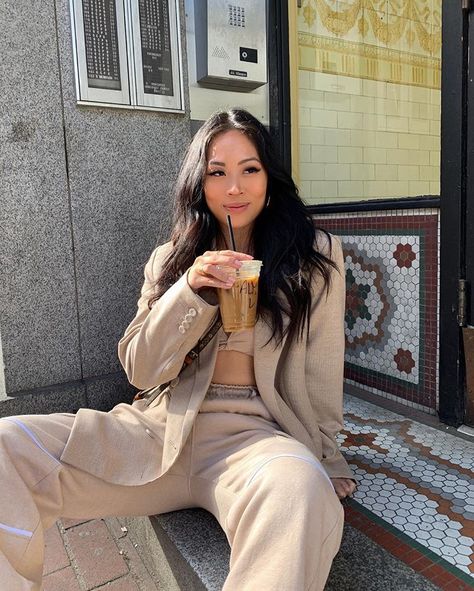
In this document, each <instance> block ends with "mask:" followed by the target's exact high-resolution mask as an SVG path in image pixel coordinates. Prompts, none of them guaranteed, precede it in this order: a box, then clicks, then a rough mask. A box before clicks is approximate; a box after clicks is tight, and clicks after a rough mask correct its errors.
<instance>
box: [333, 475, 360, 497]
mask: <svg viewBox="0 0 474 591" xmlns="http://www.w3.org/2000/svg"><path fill="white" fill-rule="evenodd" d="M331 482H332V483H333V485H334V489H335V491H336V494H337V496H338V497H339V498H340V499H344V498H346V497H348V496H352V493H353V492H354V491H355V489H356V485H355V482H354V481H353V480H351V479H350V478H331Z"/></svg>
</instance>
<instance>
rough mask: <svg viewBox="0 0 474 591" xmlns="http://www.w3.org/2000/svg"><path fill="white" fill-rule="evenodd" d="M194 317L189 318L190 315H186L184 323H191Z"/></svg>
mask: <svg viewBox="0 0 474 591" xmlns="http://www.w3.org/2000/svg"><path fill="white" fill-rule="evenodd" d="M193 318H194V316H191V314H186V316H185V317H184V321H185V322H188V323H189V322H192V321H193Z"/></svg>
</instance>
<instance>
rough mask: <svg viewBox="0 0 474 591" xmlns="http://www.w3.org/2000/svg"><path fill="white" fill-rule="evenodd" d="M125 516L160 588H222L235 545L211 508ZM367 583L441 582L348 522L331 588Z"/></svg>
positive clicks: (377, 586)
mask: <svg viewBox="0 0 474 591" xmlns="http://www.w3.org/2000/svg"><path fill="white" fill-rule="evenodd" d="M121 522H123V524H124V525H125V526H126V527H127V528H128V531H129V535H130V536H131V538H132V540H133V542H134V544H136V546H137V550H138V552H139V554H140V555H141V558H142V560H143V561H144V563H145V566H146V568H147V569H148V571H149V573H150V575H151V577H152V578H153V580H154V581H155V583H156V586H157V587H158V588H159V589H166V591H205V590H206V591H220V590H221V589H222V586H223V584H224V581H225V578H226V576H227V573H228V570H229V567H228V565H229V557H230V549H229V545H228V543H227V540H226V537H225V535H224V532H223V531H222V529H221V528H220V526H219V524H218V523H217V521H216V520H215V519H214V517H213V516H212V515H210V514H209V513H208V512H206V511H203V510H201V509H188V510H184V511H176V512H172V513H166V514H164V515H159V516H153V517H151V518H148V517H140V518H125V519H121ZM361 589H363V590H364V591H381V590H383V591H437V590H439V587H437V586H436V585H434V584H433V583H431V582H430V581H428V580H427V579H426V578H425V577H423V576H422V575H421V574H419V573H417V572H415V571H414V570H413V569H412V568H410V567H409V566H407V565H406V564H405V563H403V562H401V561H400V560H398V559H397V558H395V557H394V556H392V555H391V554H390V553H389V552H387V551H386V550H385V549H383V548H382V547H380V546H378V545H377V544H376V543H375V542H374V541H372V540H371V539H369V538H368V537H367V536H365V535H364V534H363V533H361V532H360V531H359V530H357V529H355V528H353V527H351V526H349V525H347V524H346V526H345V528H344V536H343V541H342V544H341V549H340V551H339V553H338V555H337V556H336V558H335V560H334V563H333V567H332V569H331V573H330V576H329V579H328V582H327V585H326V590H325V591H360V590H361ZM256 591H260V590H256ZM262 591H263V590H262ZM288 591H300V590H288ZM301 591H303V590H301Z"/></svg>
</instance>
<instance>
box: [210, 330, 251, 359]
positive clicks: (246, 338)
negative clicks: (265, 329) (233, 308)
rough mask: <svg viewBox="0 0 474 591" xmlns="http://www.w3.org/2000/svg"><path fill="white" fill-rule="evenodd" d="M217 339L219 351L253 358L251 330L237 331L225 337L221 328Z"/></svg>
mask: <svg viewBox="0 0 474 591" xmlns="http://www.w3.org/2000/svg"><path fill="white" fill-rule="evenodd" d="M217 339H218V342H219V351H238V352H239V353H245V355H250V357H253V341H254V329H253V328H245V329H242V330H237V331H236V332H231V333H229V336H227V334H226V333H225V332H224V329H223V328H222V326H221V328H220V329H219V332H218V333H217Z"/></svg>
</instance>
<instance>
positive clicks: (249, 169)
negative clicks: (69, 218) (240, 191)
mask: <svg viewBox="0 0 474 591" xmlns="http://www.w3.org/2000/svg"><path fill="white" fill-rule="evenodd" d="M245 172H250V173H252V172H260V168H256V167H255V166H249V167H248V168H246V169H245Z"/></svg>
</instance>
